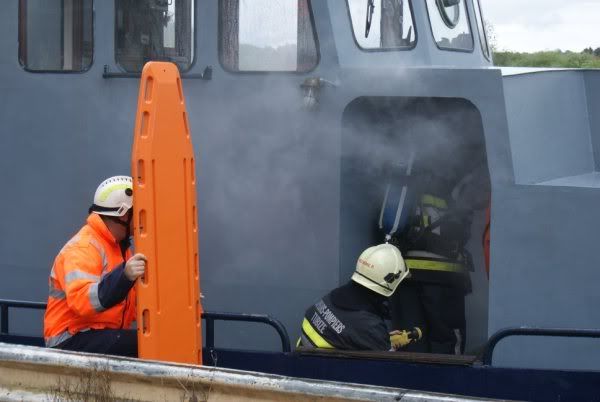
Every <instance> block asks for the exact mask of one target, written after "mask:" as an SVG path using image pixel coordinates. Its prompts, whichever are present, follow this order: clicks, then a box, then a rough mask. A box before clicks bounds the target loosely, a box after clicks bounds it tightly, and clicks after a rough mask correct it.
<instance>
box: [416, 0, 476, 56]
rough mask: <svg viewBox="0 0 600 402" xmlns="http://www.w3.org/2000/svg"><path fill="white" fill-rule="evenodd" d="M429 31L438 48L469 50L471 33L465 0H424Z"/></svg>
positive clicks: (470, 47)
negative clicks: (429, 25)
mask: <svg viewBox="0 0 600 402" xmlns="http://www.w3.org/2000/svg"><path fill="white" fill-rule="evenodd" d="M425 1H426V3H427V12H428V13H429V21H430V22H431V31H432V32H433V37H434V38H435V42H436V43H437V46H438V47H439V48H440V49H445V50H458V51H467V52H470V51H472V50H473V35H471V27H470V25H469V15H468V14H467V9H466V6H465V0H425Z"/></svg>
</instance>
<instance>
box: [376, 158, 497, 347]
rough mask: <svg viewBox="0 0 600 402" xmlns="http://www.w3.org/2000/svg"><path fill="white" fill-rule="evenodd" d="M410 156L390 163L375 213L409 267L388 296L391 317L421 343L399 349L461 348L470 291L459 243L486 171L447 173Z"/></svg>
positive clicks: (483, 192) (483, 199)
mask: <svg viewBox="0 0 600 402" xmlns="http://www.w3.org/2000/svg"><path fill="white" fill-rule="evenodd" d="M413 161H414V155H411V157H409V158H408V159H407V162H406V163H405V164H402V165H401V166H396V169H394V170H395V176H394V177H393V178H392V180H389V183H388V186H387V188H386V193H385V197H384V201H383V205H382V209H381V212H380V216H379V228H380V229H381V230H382V231H383V232H384V234H385V238H386V240H387V241H389V242H390V243H392V244H394V245H396V246H397V247H398V248H399V249H400V250H401V252H402V254H403V255H404V256H405V263H406V265H407V267H408V268H409V269H410V271H411V278H410V279H409V280H407V281H405V282H404V283H403V284H402V288H401V289H400V291H398V292H396V293H395V295H394V297H392V298H391V299H390V309H391V315H392V323H393V325H394V326H395V327H400V328H407V327H413V326H414V327H419V328H420V329H422V332H423V337H422V339H421V341H419V342H414V343H413V344H411V345H408V347H407V348H405V350H406V351H411V352H431V353H442V354H462V353H464V348H465V342H466V318H465V296H466V295H467V294H469V293H470V292H471V281H470V275H469V272H470V271H472V270H473V268H472V262H471V256H470V254H469V252H468V250H467V249H466V247H465V246H466V243H467V241H468V240H469V238H470V228H471V223H472V219H473V212H474V211H475V210H478V209H483V208H485V205H486V203H487V200H488V197H489V182H488V181H489V177H488V176H487V170H486V169H485V165H478V166H476V167H475V168H473V169H471V171H469V170H468V169H465V170H466V171H467V172H468V173H467V174H462V175H456V176H452V175H448V174H447V172H444V173H446V175H444V174H442V173H440V172H439V171H437V172H434V171H432V170H431V169H427V168H425V167H423V166H416V167H415V166H413ZM399 172H400V173H399ZM457 176H459V177H460V179H458V180H457V179H456V177H457ZM388 178H390V176H389V175H388Z"/></svg>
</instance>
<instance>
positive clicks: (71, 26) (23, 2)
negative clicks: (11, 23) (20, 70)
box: [19, 0, 94, 72]
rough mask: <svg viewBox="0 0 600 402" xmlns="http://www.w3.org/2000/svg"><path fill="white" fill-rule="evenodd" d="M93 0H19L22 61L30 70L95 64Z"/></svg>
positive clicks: (82, 67) (84, 67) (71, 68)
mask: <svg viewBox="0 0 600 402" xmlns="http://www.w3.org/2000/svg"><path fill="white" fill-rule="evenodd" d="M93 52H94V46H93V2H92V0H20V1H19V63H21V65H22V66H23V67H24V68H25V69H26V70H28V71H40V72H42V71H45V72H51V71H61V72H62V71H65V72H67V71H85V70H87V69H89V68H90V66H91V65H92V57H93Z"/></svg>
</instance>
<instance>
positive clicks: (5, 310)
mask: <svg viewBox="0 0 600 402" xmlns="http://www.w3.org/2000/svg"><path fill="white" fill-rule="evenodd" d="M9 308H25V309H33V310H45V309H46V303H43V302H31V301H19V300H3V299H0V337H1V338H4V339H6V340H10V341H14V342H16V341H18V340H19V338H23V340H25V339H26V340H27V341H28V343H30V341H31V340H34V339H38V337H31V336H20V335H14V334H11V333H10V331H9ZM202 319H203V320H204V321H205V322H206V325H205V330H206V339H205V344H206V345H205V346H206V348H209V349H214V347H215V321H238V322H255V323H262V324H266V325H269V326H270V327H272V328H274V329H275V331H277V334H278V335H279V338H280V339H281V348H282V351H283V352H290V351H291V347H290V338H289V336H288V333H287V331H286V329H285V327H284V326H283V324H282V323H281V322H279V321H278V320H276V319H274V318H272V317H269V316H268V315H262V314H234V313H214V312H209V311H205V312H203V313H202ZM1 338H0V339H1ZM39 339H41V338H39Z"/></svg>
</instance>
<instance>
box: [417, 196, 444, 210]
mask: <svg viewBox="0 0 600 402" xmlns="http://www.w3.org/2000/svg"><path fill="white" fill-rule="evenodd" d="M421 203H422V204H425V205H431V206H432V207H436V208H440V209H446V208H448V203H447V202H446V200H444V199H442V198H438V197H434V196H433V195H429V194H425V195H424V196H423V197H422V198H421Z"/></svg>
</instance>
